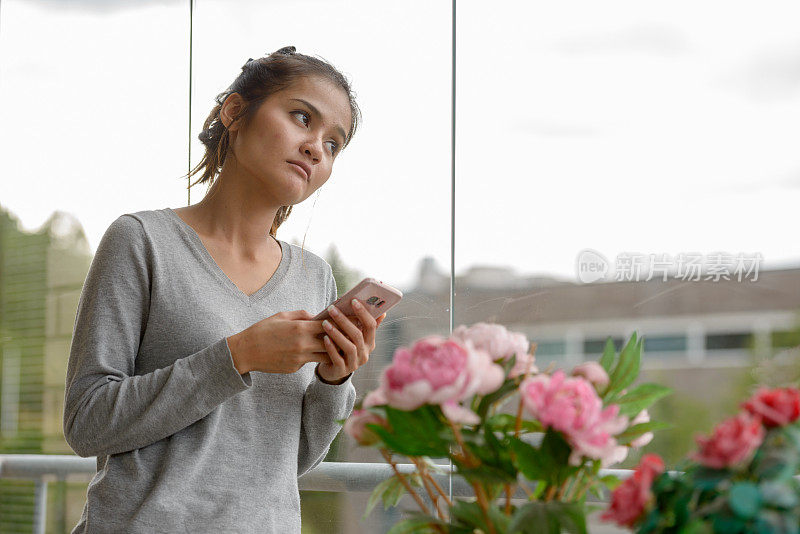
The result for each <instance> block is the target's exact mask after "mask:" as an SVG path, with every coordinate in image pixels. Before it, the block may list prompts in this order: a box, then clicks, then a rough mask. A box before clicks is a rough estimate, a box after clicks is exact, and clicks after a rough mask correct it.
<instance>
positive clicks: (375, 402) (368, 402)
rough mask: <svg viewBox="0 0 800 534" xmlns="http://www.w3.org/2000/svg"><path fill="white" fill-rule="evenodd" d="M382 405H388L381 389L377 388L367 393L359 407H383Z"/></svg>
mask: <svg viewBox="0 0 800 534" xmlns="http://www.w3.org/2000/svg"><path fill="white" fill-rule="evenodd" d="M384 404H388V401H387V400H386V394H385V393H384V392H383V390H382V389H381V388H378V389H375V390H372V391H370V392H369V393H367V396H366V397H364V402H363V403H362V405H361V406H362V408H372V407H373V406H383V405H384Z"/></svg>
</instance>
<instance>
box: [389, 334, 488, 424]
mask: <svg viewBox="0 0 800 534" xmlns="http://www.w3.org/2000/svg"><path fill="white" fill-rule="evenodd" d="M502 383H503V369H502V368H501V367H500V366H499V365H497V364H495V363H494V362H492V361H491V359H490V358H489V356H488V355H487V354H486V353H484V352H482V351H476V350H470V349H469V348H468V347H465V346H463V345H462V344H460V343H458V342H456V341H454V340H452V339H444V338H441V337H439V336H429V337H425V338H422V339H420V340H419V341H417V342H416V343H414V345H413V346H412V347H411V348H410V349H408V348H406V347H400V348H399V349H397V350H396V351H395V353H394V359H393V361H392V365H390V366H389V367H387V368H386V369H384V371H383V374H382V375H381V386H380V389H381V391H382V395H383V396H384V398H385V399H386V403H387V404H389V405H390V406H392V407H393V408H398V409H400V410H414V409H416V408H419V407H420V406H422V405H423V404H445V403H447V402H448V401H453V402H456V403H457V402H460V401H462V400H466V399H469V398H471V397H472V396H473V395H475V394H480V395H486V394H487V393H491V392H493V391H495V390H496V389H497V388H498V387H500V385H501V384H502ZM450 406H451V407H452V404H451V405H450Z"/></svg>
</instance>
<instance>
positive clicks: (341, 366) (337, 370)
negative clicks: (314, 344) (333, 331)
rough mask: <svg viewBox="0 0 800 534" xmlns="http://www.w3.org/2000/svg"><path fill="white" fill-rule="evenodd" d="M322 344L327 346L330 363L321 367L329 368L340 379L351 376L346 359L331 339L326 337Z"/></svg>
mask: <svg viewBox="0 0 800 534" xmlns="http://www.w3.org/2000/svg"><path fill="white" fill-rule="evenodd" d="M322 343H323V344H324V345H325V350H326V351H327V352H328V357H329V358H330V361H329V362H328V363H327V364H326V363H322V364H321V365H323V366H328V368H329V369H332V370H333V372H334V374H335V375H336V376H339V377H343V376H345V375H348V374H350V371H348V370H347V361H345V357H344V356H342V354H341V352H340V350H339V348H338V347H337V346H336V344H334V342H333V341H331V338H330V337H328V336H324V337H323V338H322Z"/></svg>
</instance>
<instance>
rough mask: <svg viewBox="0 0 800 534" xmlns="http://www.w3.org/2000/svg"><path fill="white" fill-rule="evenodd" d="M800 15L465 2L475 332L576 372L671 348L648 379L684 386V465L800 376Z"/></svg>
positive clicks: (461, 223)
mask: <svg viewBox="0 0 800 534" xmlns="http://www.w3.org/2000/svg"><path fill="white" fill-rule="evenodd" d="M723 7H724V11H725V18H724V20H723V19H721V18H720V17H719V12H720V8H723ZM798 15H800V8H798V7H797V5H796V4H794V3H791V2H778V3H773V4H770V5H769V7H766V8H765V9H758V10H754V9H752V8H751V7H750V6H748V5H747V4H744V3H733V4H731V3H725V4H722V3H720V2H712V1H705V0H704V1H700V2H690V3H671V4H670V5H669V9H666V10H665V9H664V8H663V6H660V5H659V6H656V5H655V4H647V3H640V2H622V1H615V2H610V3H609V2H603V3H602V4H598V3H596V2H591V1H588V0H584V1H581V0H577V1H570V2H560V3H558V4H553V3H541V2H522V1H513V2H503V3H500V4H496V3H495V4H476V3H465V4H462V5H460V6H459V11H458V22H459V26H458V37H459V39H458V50H457V57H458V95H457V96H458V99H457V102H458V115H457V118H458V131H457V132H456V142H457V145H456V155H457V162H456V170H457V183H456V194H457V206H456V226H455V236H456V252H455V255H456V257H455V268H456V272H455V275H456V297H455V304H454V307H455V316H456V320H455V324H456V325H459V324H472V323H475V322H478V321H490V322H497V323H501V324H503V325H505V326H507V327H509V328H510V329H512V330H518V331H522V332H529V333H531V334H532V341H539V340H542V344H541V345H540V347H541V348H542V349H544V348H546V347H547V342H549V341H551V340H554V339H564V341H565V345H566V350H565V352H566V358H564V360H561V361H560V362H557V365H558V366H561V367H563V368H566V369H567V370H569V369H570V368H571V366H573V365H575V364H576V363H578V362H580V361H581V360H583V359H584V358H586V359H596V358H597V357H598V355H599V353H600V351H601V350H602V346H603V342H604V341H605V339H606V337H608V336H611V337H614V338H615V339H627V338H628V336H629V335H630V334H631V333H632V332H633V331H637V332H639V333H640V334H642V335H644V337H645V339H646V340H647V339H648V338H652V339H650V340H649V341H646V343H647V348H646V351H645V358H644V372H643V375H642V377H641V380H642V381H655V382H659V383H663V384H665V385H668V386H671V387H672V388H674V389H675V394H674V395H672V396H671V397H669V398H667V399H665V400H663V401H661V402H659V403H658V404H656V409H655V410H654V411H653V412H654V413H653V414H652V415H653V419H656V420H659V419H660V420H666V421H669V422H672V423H675V425H676V426H675V428H673V429H670V430H666V431H661V432H658V433H656V437H655V440H654V441H653V442H652V443H651V444H650V445H648V446H647V447H646V448H645V450H646V451H652V452H658V453H661V454H662V455H664V457H665V459H666V461H667V462H668V465H673V466H674V465H675V464H674V462H675V461H676V460H677V459H678V458H679V457H681V456H683V455H684V454H686V453H687V452H688V451H689V450H690V449H692V448H693V447H694V441H693V439H692V438H693V435H694V434H695V433H697V432H707V431H708V430H709V429H710V427H711V425H712V423H714V422H716V421H719V420H721V418H722V417H723V415H726V414H729V413H731V411H733V410H736V407H737V406H738V404H739V403H740V402H741V401H742V400H744V398H745V397H746V396H747V395H748V393H749V391H750V388H751V387H752V386H753V380H754V377H758V379H759V380H760V381H763V382H770V381H771V380H774V381H775V382H780V381H785V379H786V378H785V377H786V375H785V374H784V377H783V378H782V377H781V373H780V372H778V371H775V372H771V369H772V367H771V366H778V364H779V363H780V362H777V361H775V359H774V358H771V356H772V355H773V354H775V353H776V352H778V351H777V350H776V349H773V348H772V347H771V343H770V340H771V335H770V333H771V332H773V331H775V332H778V331H780V332H784V331H789V332H790V331H793V330H794V329H796V328H797V326H796V325H797V321H796V311H797V310H798V309H800V269H797V266H798V264H800V247H799V246H798V245H797V243H796V242H795V241H793V240H791V239H789V240H788V241H787V240H786V239H785V235H784V234H785V232H780V231H776V229H786V228H794V226H795V221H794V219H793V214H794V213H795V212H796V208H795V206H796V205H797V204H798V202H800V181H798V169H800V153H798V151H797V150H796V147H797V146H798V145H799V144H800V120H799V119H800V96H798V92H797V87H798V82H799V81H800V77H798V71H797V69H796V68H795V67H794V65H796V64H797V61H798V48H797V43H798V42H797V31H796V25H795V24H794V21H795V20H797V17H798ZM477 274H480V276H477ZM730 333H735V334H739V337H735V339H734V338H732V337H731V335H730ZM745 334H747V335H748V336H749V337H751V339H752V343H751V344H746V343H745V342H744V338H743V337H741V336H743V335H745ZM720 335H721V336H724V337H721V338H720V337H715V336H720ZM707 341H708V342H709V346H706V342H707ZM780 344H781V345H782V346H784V347H790V346H795V345H792V343H791V342H790V341H788V340H782V341H781V342H780ZM723 347H724V348H725V350H722V348H723ZM548 352H549V351H547V350H545V351H543V352H541V353H539V358H540V360H539V363H540V365H539V367H540V368H544V367H546V363H548V362H550V361H551V360H552V356H551V355H550V354H548ZM795 354H796V352H795ZM541 362H545V365H542V364H541ZM667 364H668V365H667ZM755 365H757V366H758V368H757V369H754V366H755ZM778 368H779V369H784V370H785V369H786V367H785V365H784V366H783V367H780V366H778ZM754 370H757V371H758V372H757V373H752V372H751V371H754ZM768 371H769V372H768ZM638 458H639V454H638V453H637V454H631V455H630V456H629V458H628V460H627V461H626V463H625V464H623V467H628V466H631V465H633V464H634V463H635V462H637V461H638ZM595 528H599V527H598V526H597V525H593V526H591V527H590V530H592V531H594V529H595Z"/></svg>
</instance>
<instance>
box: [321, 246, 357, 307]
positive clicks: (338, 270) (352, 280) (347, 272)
mask: <svg viewBox="0 0 800 534" xmlns="http://www.w3.org/2000/svg"><path fill="white" fill-rule="evenodd" d="M325 261H327V262H328V264H329V265H330V266H331V270H333V278H334V279H335V280H336V287H337V289H338V290H339V295H344V294H345V293H346V292H347V291H348V290H350V289H351V288H352V287H353V286H355V285H356V284H357V283H358V282H359V281H360V280H361V278H363V275H362V274H361V271H359V270H357V269H354V268H352V267H348V266H347V265H346V264H345V263H344V260H342V256H341V255H340V254H339V250H338V249H337V248H336V245H335V244H333V243H331V246H330V247H328V252H327V253H326V254H325Z"/></svg>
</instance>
